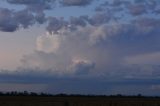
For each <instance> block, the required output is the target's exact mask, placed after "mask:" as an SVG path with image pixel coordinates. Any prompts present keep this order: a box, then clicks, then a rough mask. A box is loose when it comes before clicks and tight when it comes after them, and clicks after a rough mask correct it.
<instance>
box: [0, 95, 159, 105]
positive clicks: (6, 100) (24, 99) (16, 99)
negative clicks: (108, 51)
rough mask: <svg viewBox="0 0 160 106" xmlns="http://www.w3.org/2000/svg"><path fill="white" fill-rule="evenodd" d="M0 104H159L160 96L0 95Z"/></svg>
mask: <svg viewBox="0 0 160 106" xmlns="http://www.w3.org/2000/svg"><path fill="white" fill-rule="evenodd" d="M0 106H160V98H126V97H125V98H123V97H122V98H121V97H116V98H115V97H113V98H112V97H32V96H0Z"/></svg>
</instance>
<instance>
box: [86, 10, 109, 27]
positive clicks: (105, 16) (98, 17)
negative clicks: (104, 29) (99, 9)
mask: <svg viewBox="0 0 160 106" xmlns="http://www.w3.org/2000/svg"><path fill="white" fill-rule="evenodd" d="M111 17H112V16H111V14H110V13H107V12H104V13H96V14H95V15H93V16H92V17H91V18H89V19H88V22H89V24H91V25H94V26H96V25H102V24H106V23H107V22H109V21H110V19H111Z"/></svg>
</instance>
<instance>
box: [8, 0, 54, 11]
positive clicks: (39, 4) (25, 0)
mask: <svg viewBox="0 0 160 106" xmlns="http://www.w3.org/2000/svg"><path fill="white" fill-rule="evenodd" d="M7 2H8V3H10V4H17V5H25V6H27V8H28V9H29V10H31V11H35V12H38V11H43V10H45V9H51V8H52V6H54V2H55V0H7Z"/></svg>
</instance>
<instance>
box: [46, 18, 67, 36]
mask: <svg viewBox="0 0 160 106" xmlns="http://www.w3.org/2000/svg"><path fill="white" fill-rule="evenodd" d="M67 25H68V22H67V21H65V20H64V19H63V18H56V17H49V18H48V26H47V27H46V29H47V31H48V32H50V33H52V32H55V33H57V32H58V31H59V30H60V29H62V28H65V27H67Z"/></svg>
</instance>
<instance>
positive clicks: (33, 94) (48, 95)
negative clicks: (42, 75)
mask: <svg viewBox="0 0 160 106" xmlns="http://www.w3.org/2000/svg"><path fill="white" fill-rule="evenodd" d="M0 96H45V97H112V98H116V97H118V98H119V97H120V98H160V96H143V95H141V94H137V95H121V94H117V95H91V94H90V95H82V94H65V93H60V94H50V93H44V92H40V93H36V92H28V91H23V92H18V91H11V92H1V91H0Z"/></svg>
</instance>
